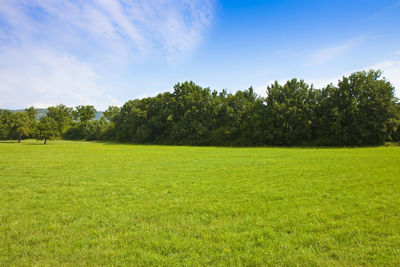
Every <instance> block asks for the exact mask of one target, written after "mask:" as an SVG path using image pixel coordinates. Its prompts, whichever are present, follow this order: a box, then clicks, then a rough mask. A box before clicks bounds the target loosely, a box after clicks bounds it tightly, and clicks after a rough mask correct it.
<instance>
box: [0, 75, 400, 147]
mask: <svg viewBox="0 0 400 267" xmlns="http://www.w3.org/2000/svg"><path fill="white" fill-rule="evenodd" d="M35 112H36V111H35V109H34V108H33V107H30V108H28V109H26V110H25V111H24V112H16V113H12V112H10V111H8V110H0V139H17V140H18V141H19V142H20V141H21V139H23V138H32V137H33V138H37V139H39V140H44V142H45V143H46V141H47V140H49V139H55V138H63V139H70V140H79V139H85V140H113V141H120V142H133V143H144V144H170V145H214V146H313V145H315V146H358V145H381V144H383V143H384V142H386V141H399V140H400V104H399V102H398V99H396V98H395V96H394V87H393V86H392V85H391V84H390V82H388V81H387V80H385V79H384V78H382V73H381V72H380V71H374V70H370V71H368V72H365V71H362V72H356V73H353V74H351V75H350V76H349V77H343V78H342V79H341V80H339V82H338V84H337V85H333V84H329V85H327V86H326V87H325V88H322V89H315V88H314V87H313V86H312V85H311V86H310V85H308V84H307V83H305V82H304V81H303V80H298V79H292V80H289V81H287V82H286V83H285V84H283V85H281V84H279V83H278V82H275V83H273V84H271V85H270V86H268V87H267V96H266V97H265V98H264V97H261V96H259V95H257V94H256V93H255V92H254V90H253V88H251V87H250V88H249V89H247V90H243V91H237V92H236V93H234V94H232V93H228V92H227V91H226V90H222V91H221V92H217V91H215V90H211V89H210V88H202V87H200V86H198V85H196V84H194V83H193V82H184V83H178V84H176V85H175V86H174V90H173V92H166V93H161V94H158V95H157V96H155V97H148V98H143V99H135V100H130V101H128V102H126V103H125V104H124V105H123V106H122V107H121V108H119V107H116V106H110V107H109V108H108V109H107V110H106V111H105V112H104V113H103V116H102V117H101V118H100V120H94V118H95V113H96V110H95V108H94V107H93V106H90V105H88V106H77V107H75V109H73V108H70V107H66V106H65V105H62V104H61V105H58V106H54V107H49V108H48V111H47V115H46V116H45V117H42V118H41V119H40V120H39V121H36V120H35V116H36V113H35Z"/></svg>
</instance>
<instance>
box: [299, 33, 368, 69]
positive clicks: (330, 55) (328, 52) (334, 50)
mask: <svg viewBox="0 0 400 267" xmlns="http://www.w3.org/2000/svg"><path fill="white" fill-rule="evenodd" d="M364 38H365V37H364V36H360V37H358V38H355V39H352V40H349V41H347V42H345V43H342V44H338V45H335V46H329V47H325V48H321V49H318V50H317V51H315V52H314V53H312V54H311V56H310V58H309V60H308V62H307V64H306V65H307V66H314V65H320V64H322V63H325V62H327V61H330V60H332V59H335V58H337V57H339V56H342V55H345V54H347V53H348V52H350V51H351V50H352V49H353V48H355V47H356V46H357V45H358V44H359V43H360V42H361V41H362V40H363V39H364Z"/></svg>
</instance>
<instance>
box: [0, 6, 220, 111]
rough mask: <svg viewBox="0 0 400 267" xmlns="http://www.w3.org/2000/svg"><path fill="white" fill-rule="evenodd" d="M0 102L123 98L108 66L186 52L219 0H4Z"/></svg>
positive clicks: (87, 101) (200, 35)
mask: <svg viewBox="0 0 400 267" xmlns="http://www.w3.org/2000/svg"><path fill="white" fill-rule="evenodd" d="M1 2H2V3H1V5H0V80H1V81H2V82H1V83H0V93H1V95H2V97H1V98H0V106H1V107H9V108H23V107H26V106H28V105H35V106H48V105H55V104H59V103H64V104H67V105H78V104H94V105H95V106H96V107H97V108H99V109H103V108H104V107H106V106H107V105H111V104H113V105H115V104H121V101H120V100H118V99H117V98H113V97H111V95H114V92H112V91H110V90H111V89H109V88H106V86H105V81H106V82H107V83H108V84H112V83H113V81H111V80H107V79H108V78H107V76H106V75H105V74H106V73H107V71H110V70H111V71H113V70H114V69H115V68H116V67H119V66H121V67H123V66H126V65H128V64H131V63H135V62H138V61H144V60H154V59H155V60H162V61H167V62H171V61H174V60H177V59H180V58H182V57H184V56H185V55H188V54H189V53H190V52H192V51H193V50H194V49H196V47H197V46H198V45H199V43H200V42H201V41H202V39H203V36H204V34H206V32H207V29H208V28H209V26H210V25H211V21H212V17H213V11H214V0H169V1H165V0H87V1H80V0H70V1H60V0H46V1H42V0H2V1H1Z"/></svg>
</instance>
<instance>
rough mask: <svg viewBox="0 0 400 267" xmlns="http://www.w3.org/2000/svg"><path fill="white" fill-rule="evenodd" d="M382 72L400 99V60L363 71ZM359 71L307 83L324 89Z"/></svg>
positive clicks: (376, 65)
mask: <svg viewBox="0 0 400 267" xmlns="http://www.w3.org/2000/svg"><path fill="white" fill-rule="evenodd" d="M371 69H373V70H381V71H382V72H383V75H382V76H383V77H385V78H386V79H387V80H388V81H389V82H390V83H391V84H392V85H393V86H394V87H395V94H396V96H397V97H400V60H399V61H383V62H379V63H377V64H373V65H371V66H367V67H365V68H363V69H361V70H364V71H368V70H371ZM356 71H359V70H353V71H349V72H346V73H344V74H338V75H337V76H336V77H333V78H327V79H313V78H311V79H307V80H306V81H307V82H309V83H312V84H314V87H315V88H323V87H325V86H326V85H328V84H330V83H332V84H334V85H336V84H337V82H338V80H340V79H342V77H343V76H349V75H350V74H351V73H353V72H356Z"/></svg>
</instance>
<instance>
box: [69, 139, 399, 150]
mask: <svg viewBox="0 0 400 267" xmlns="http://www.w3.org/2000/svg"><path fill="white" fill-rule="evenodd" d="M66 141H75V142H90V143H98V144H103V145H127V146H164V147H173V146H177V147H193V148H203V147H204V148H207V147H214V148H278V149H279V148H281V149H349V148H377V147H383V146H388V145H387V144H384V145H369V146H317V145H315V146H312V145H308V146H238V145H225V146H217V145H187V144H159V143H134V142H118V141H97V140H66ZM390 146H396V145H390Z"/></svg>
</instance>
